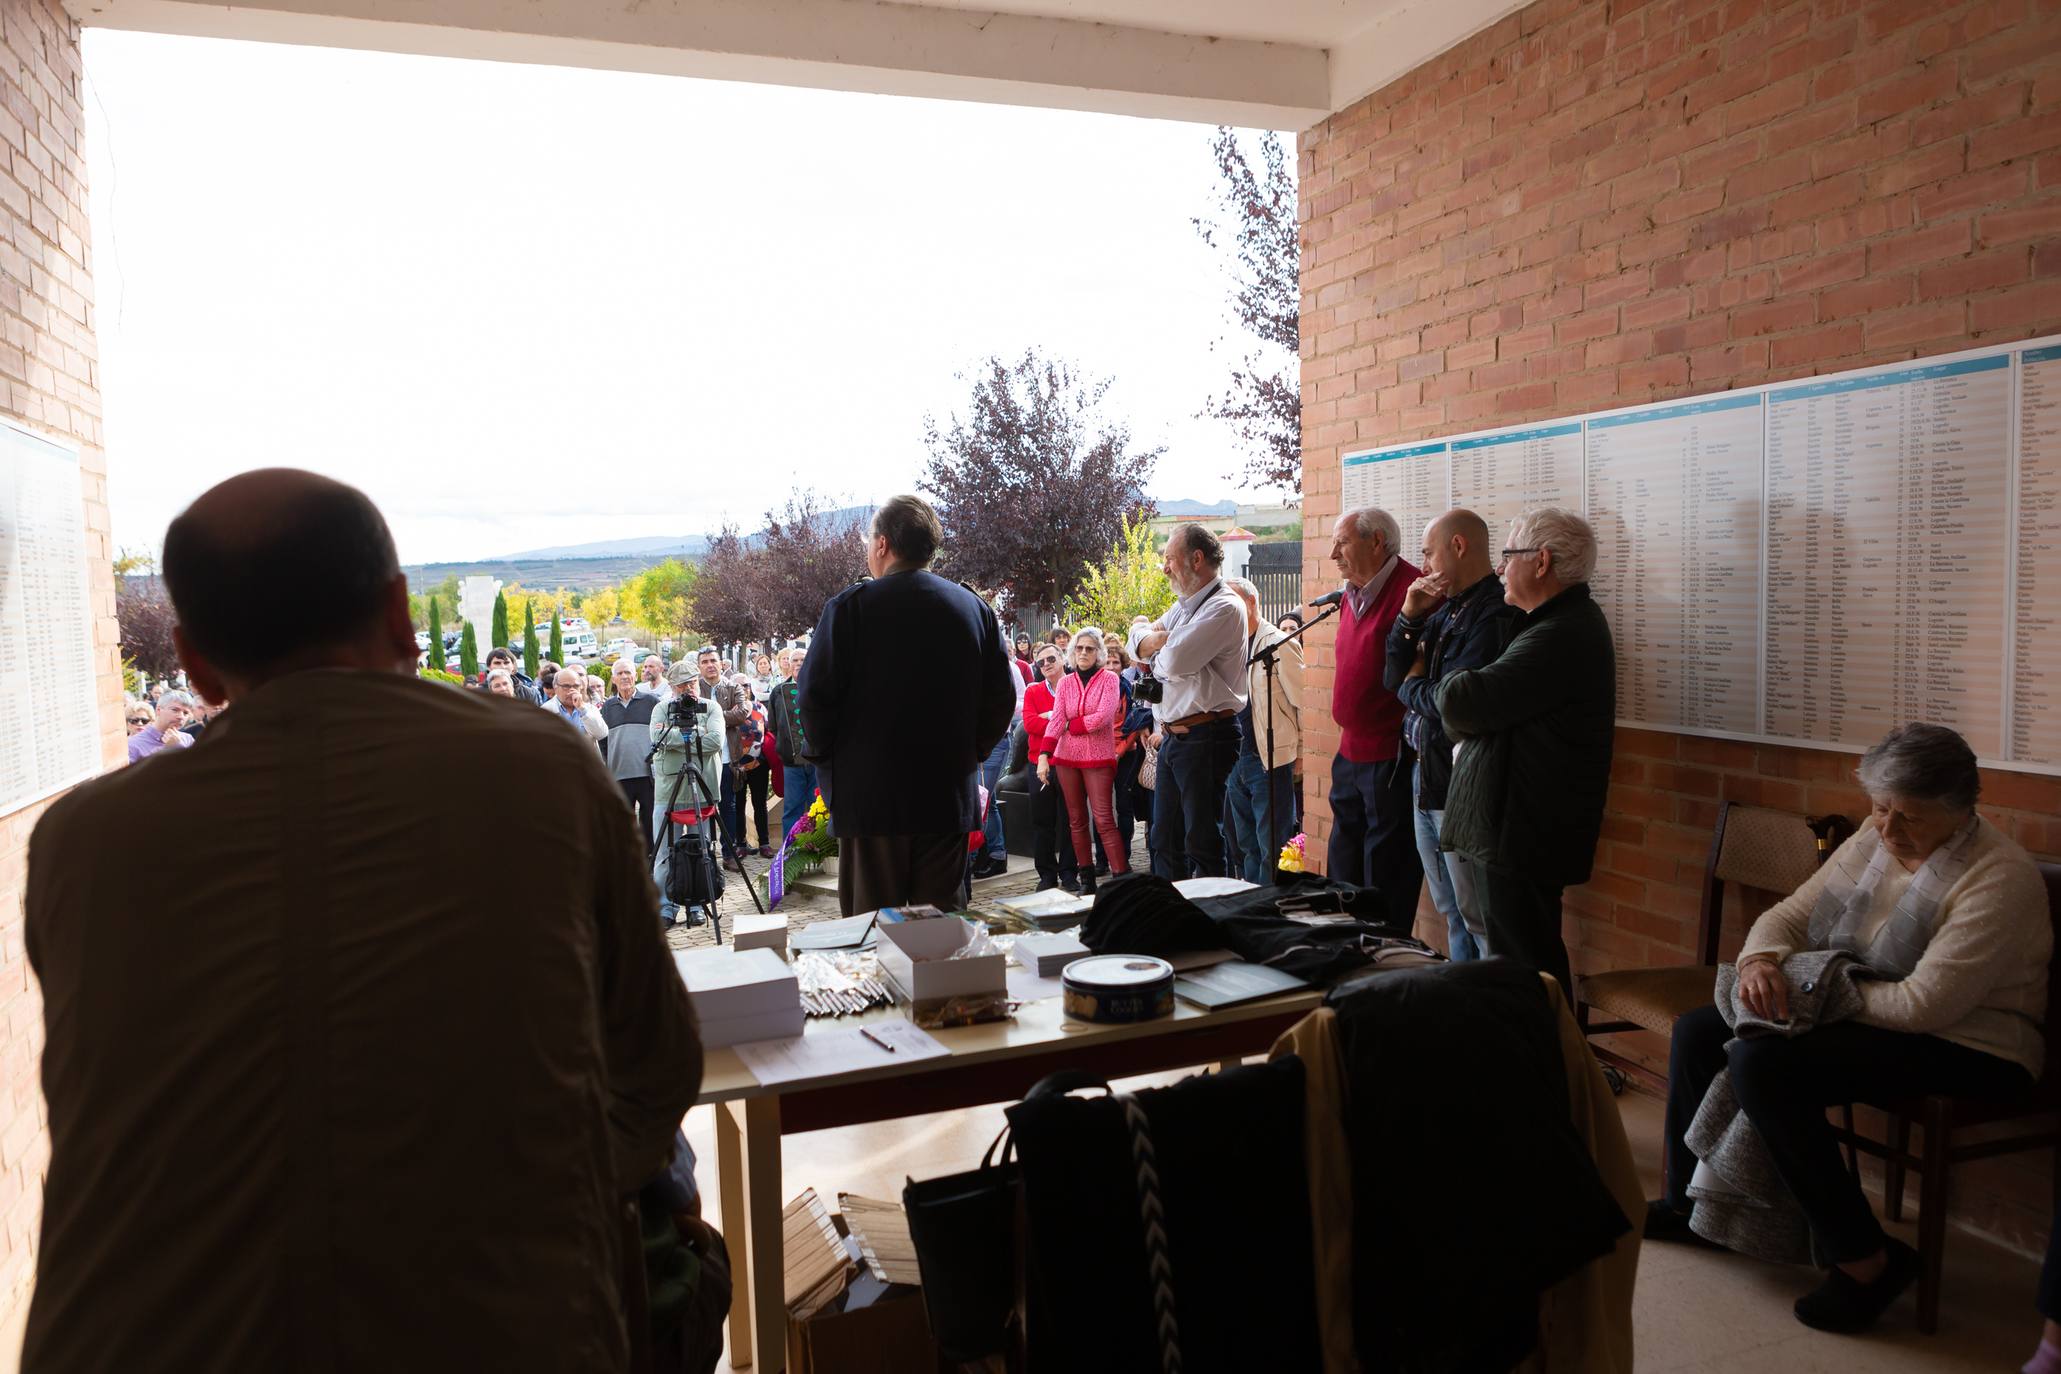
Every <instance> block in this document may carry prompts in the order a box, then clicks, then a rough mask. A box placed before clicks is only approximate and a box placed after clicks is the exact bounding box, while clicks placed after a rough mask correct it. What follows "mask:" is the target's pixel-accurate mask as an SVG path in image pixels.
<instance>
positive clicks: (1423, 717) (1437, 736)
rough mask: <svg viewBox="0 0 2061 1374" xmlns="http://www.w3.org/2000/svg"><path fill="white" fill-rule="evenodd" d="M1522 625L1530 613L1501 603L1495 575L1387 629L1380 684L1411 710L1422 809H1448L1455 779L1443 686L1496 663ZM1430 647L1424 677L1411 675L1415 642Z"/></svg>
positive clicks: (1408, 735) (1409, 732) (1409, 737)
mask: <svg viewBox="0 0 2061 1374" xmlns="http://www.w3.org/2000/svg"><path fill="white" fill-rule="evenodd" d="M1523 623H1524V612H1522V611H1520V610H1518V609H1517V608H1516V607H1515V606H1513V605H1511V604H1510V603H1509V602H1507V601H1505V600H1503V584H1502V581H1501V580H1500V579H1498V578H1497V577H1496V575H1495V574H1494V573H1490V574H1489V575H1488V576H1487V577H1484V578H1482V579H1481V581H1479V582H1477V583H1475V584H1474V585H1473V586H1471V587H1469V588H1468V589H1467V590H1466V591H1464V592H1461V593H1460V594H1459V595H1458V596H1449V597H1447V598H1446V599H1445V600H1444V601H1441V602H1440V603H1439V604H1438V606H1437V608H1436V609H1434V610H1433V611H1432V612H1431V614H1430V615H1428V616H1426V617H1424V619H1422V620H1410V619H1408V618H1407V617H1405V616H1402V615H1397V616H1396V618H1395V624H1394V625H1392V626H1390V627H1389V631H1388V660H1387V662H1385V663H1384V664H1383V665H1382V668H1381V685H1382V686H1384V687H1386V688H1387V689H1388V690H1389V691H1391V692H1394V693H1395V694H1396V698H1397V700H1399V701H1401V702H1402V703H1403V707H1404V709H1405V710H1406V711H1407V712H1408V714H1407V715H1406V716H1404V718H1403V744H1404V746H1405V747H1407V748H1409V749H1410V750H1411V751H1412V752H1414V753H1415V755H1416V757H1417V808H1418V810H1420V811H1443V810H1445V809H1446V787H1447V784H1448V783H1450V782H1451V780H1452V776H1453V742H1452V740H1450V739H1448V738H1447V737H1446V727H1445V722H1444V721H1442V720H1441V719H1439V714H1438V692H1437V688H1438V684H1439V683H1440V682H1442V681H1443V680H1444V679H1445V678H1446V676H1447V675H1448V674H1451V673H1458V672H1464V671H1465V670H1467V669H1469V668H1479V667H1481V666H1482V665H1483V664H1485V663H1494V662H1495V661H1496V659H1497V658H1498V657H1500V656H1501V655H1502V652H1503V649H1504V647H1505V646H1506V645H1508V644H1509V643H1510V639H1511V637H1512V636H1513V635H1515V634H1516V633H1517V631H1518V629H1519V628H1520V627H1521V626H1522V625H1523ZM1420 644H1421V645H1423V646H1424V653H1425V659H1424V676H1422V677H1411V676H1410V669H1411V667H1412V666H1414V665H1415V664H1416V662H1417V647H1418V645H1420Z"/></svg>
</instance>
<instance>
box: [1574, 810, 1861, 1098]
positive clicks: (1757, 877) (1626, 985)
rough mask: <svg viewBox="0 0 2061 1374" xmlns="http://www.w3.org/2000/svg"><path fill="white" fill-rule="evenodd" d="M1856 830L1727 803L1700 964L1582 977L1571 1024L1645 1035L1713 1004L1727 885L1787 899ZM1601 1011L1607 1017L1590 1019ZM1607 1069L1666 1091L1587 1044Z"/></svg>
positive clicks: (1707, 874)
mask: <svg viewBox="0 0 2061 1374" xmlns="http://www.w3.org/2000/svg"><path fill="white" fill-rule="evenodd" d="M1852 833H1853V823H1852V822H1850V821H1848V820H1847V819H1846V817H1844V816H1821V817H1805V816H1798V815H1795V814H1793V813H1791V812H1788V811H1776V810H1772V809H1770V808H1768V807H1765V806H1745V805H1741V804H1738V803H1735V802H1726V803H1725V804H1724V805H1723V806H1722V807H1720V808H1719V810H1718V818H1717V827H1716V829H1715V830H1714V831H1713V832H1712V835H1711V840H1710V860H1709V862H1708V863H1707V864H1706V865H1705V867H1704V873H1703V910H1702V913H1701V914H1700V915H1699V916H1698V918H1697V922H1696V946H1695V948H1696V955H1697V959H1698V961H1699V962H1697V963H1694V964H1683V965H1677V966H1674V967H1670V968H1641V969H1618V970H1615V971H1613V972H1610V973H1592V974H1585V975H1583V977H1582V978H1581V979H1580V980H1579V986H1580V989H1581V995H1580V997H1579V998H1578V999H1577V1000H1576V1002H1575V1009H1574V1015H1575V1021H1576V1023H1577V1024H1578V1025H1580V1026H1581V1028H1582V1034H1583V1035H1585V1036H1590V1037H1594V1036H1598V1035H1611V1034H1615V1033H1617V1032H1619V1031H1633V1030H1649V1031H1652V1032H1654V1033H1655V1034H1657V1035H1660V1036H1663V1037H1665V1036H1671V1035H1672V1034H1673V1033H1674V1026H1675V1020H1676V1018H1678V1017H1680V1016H1682V1015H1683V1014H1685V1013H1687V1012H1691V1011H1694V1010H1696V1008H1698V1007H1704V1006H1709V1005H1710V1000H1711V995H1712V993H1713V991H1714V989H1715V986H1716V983H1717V962H1718V940H1719V937H1720V936H1721V935H1722V934H1723V927H1724V913H1725V885H1726V884H1727V883H1737V884H1739V885H1740V886H1742V887H1752V888H1759V889H1761V890H1763V891H1766V892H1773V893H1778V894H1780V895H1782V896H1784V897H1786V896H1788V895H1789V894H1790V893H1791V892H1793V891H1795V890H1796V889H1797V888H1798V887H1800V886H1802V884H1803V881H1804V879H1806V878H1808V877H1810V875H1811V873H1812V872H1813V871H1814V870H1815V869H1816V868H1817V866H1818V865H1819V864H1821V863H1823V862H1824V861H1825V859H1826V857H1827V856H1828V855H1830V854H1831V852H1832V851H1833V850H1834V849H1835V848H1837V847H1838V845H1839V843H1840V842H1841V841H1842V840H1844V839H1845V837H1846V836H1847V835H1850V834H1852ZM1598 1014H1600V1015H1601V1016H1603V1017H1604V1018H1607V1019H1604V1020H1596V1019H1594V1018H1595V1016H1596V1015H1598ZM1591 1048H1592V1049H1594V1050H1595V1053H1596V1058H1597V1059H1599V1060H1601V1061H1602V1062H1603V1064H1604V1066H1605V1068H1606V1069H1614V1070H1616V1071H1617V1073H1618V1074H1620V1075H1622V1074H1632V1075H1636V1076H1637V1077H1638V1078H1639V1079H1640V1080H1641V1081H1642V1082H1645V1083H1649V1084H1651V1085H1653V1086H1654V1087H1655V1088H1656V1089H1657V1090H1658V1091H1660V1092H1662V1093H1665V1092H1666V1091H1667V1075H1666V1074H1665V1073H1657V1072H1655V1071H1654V1070H1652V1069H1649V1068H1647V1067H1646V1066H1645V1065H1644V1064H1641V1063H1639V1062H1638V1061H1636V1060H1633V1059H1630V1058H1628V1057H1626V1056H1624V1055H1621V1054H1618V1053H1617V1052H1616V1051H1614V1050H1609V1049H1604V1048H1601V1047H1597V1046H1591Z"/></svg>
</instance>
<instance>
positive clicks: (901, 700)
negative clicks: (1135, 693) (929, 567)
mask: <svg viewBox="0 0 2061 1374" xmlns="http://www.w3.org/2000/svg"><path fill="white" fill-rule="evenodd" d="M1015 673H1016V670H1015V669H1014V668H1012V667H1011V666H1010V664H1009V649H1008V644H1007V641H1005V640H1004V639H1003V637H1002V627H1001V625H1000V624H999V623H997V621H996V620H995V613H994V612H993V611H992V610H990V609H989V608H988V605H987V603H986V602H984V601H982V600H981V599H980V598H979V597H978V596H976V595H974V594H973V593H972V592H971V591H969V590H968V589H967V588H965V587H962V586H960V585H959V584H958V583H956V582H952V581H949V580H947V579H945V578H942V577H939V576H938V575H937V574H936V573H933V572H928V571H925V570H921V569H910V570H906V571H902V572H893V573H889V574H888V575H887V576H885V577H881V578H875V579H870V580H868V581H864V582H859V583H855V584H853V585H852V586H849V587H846V588H845V589H844V590H843V591H841V592H839V593H838V594H837V595H836V596H833V597H832V598H830V600H829V602H828V603H827V604H826V605H825V606H824V607H823V615H822V618H821V619H819V620H818V621H817V622H816V633H815V635H814V636H813V637H812V638H811V639H810V641H809V656H808V657H807V658H805V659H803V660H802V670H801V717H802V728H803V730H804V731H805V732H806V735H807V738H806V741H805V744H804V749H805V753H804V757H805V759H806V760H807V761H808V762H811V763H814V764H815V765H816V766H817V768H818V769H819V770H820V771H819V772H818V775H817V780H818V783H819V785H820V786H821V787H822V790H823V797H824V800H825V802H826V803H827V804H828V805H829V807H830V811H831V814H833V815H834V816H836V817H837V833H838V834H840V835H852V836H865V835H948V834H955V833H956V834H961V835H964V834H967V833H969V832H971V831H973V830H976V829H978V828H979V826H980V800H979V793H978V791H977V786H978V781H979V772H980V764H981V762H982V761H983V760H985V759H986V758H987V756H988V755H989V754H990V753H992V752H993V751H994V748H995V743H996V741H998V740H1000V739H1001V738H1002V733H1003V732H1004V731H1005V730H1007V729H1008V728H1009V720H1010V717H1011V716H1013V715H1014V714H1015V712H1016V688H1015V687H1014V686H1013V685H1011V679H1012V678H1013V677H1014V676H1015Z"/></svg>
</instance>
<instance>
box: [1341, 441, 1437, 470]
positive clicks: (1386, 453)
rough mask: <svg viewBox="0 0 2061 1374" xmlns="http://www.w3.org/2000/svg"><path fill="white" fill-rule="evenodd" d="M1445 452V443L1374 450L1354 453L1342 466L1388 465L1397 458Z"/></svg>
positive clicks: (1421, 456)
mask: <svg viewBox="0 0 2061 1374" xmlns="http://www.w3.org/2000/svg"><path fill="white" fill-rule="evenodd" d="M1445 451H1446V441H1445V440H1443V439H1441V440H1439V441H1438V442H1437V443H1435V444H1412V445H1411V446H1410V447H1409V448H1387V449H1376V450H1375V451H1374V452H1372V453H1355V454H1353V455H1352V456H1351V457H1349V458H1347V459H1345V460H1344V462H1343V464H1342V466H1345V467H1349V468H1352V467H1358V466H1359V465H1360V464H1362V463H1390V462H1394V461H1395V460H1396V459H1398V458H1429V457H1430V456H1432V455H1433V454H1435V453H1444V452H1445Z"/></svg>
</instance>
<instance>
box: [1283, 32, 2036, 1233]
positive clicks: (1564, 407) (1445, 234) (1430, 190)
mask: <svg viewBox="0 0 2061 1374" xmlns="http://www.w3.org/2000/svg"><path fill="white" fill-rule="evenodd" d="M2057 55H2061V7H2057V6H2055V5H2052V4H2046V3H2041V2H2040V0H1966V2H1965V3H1954V0H1791V2H1790V3H1782V0H1652V3H1643V4H1642V3H1639V2H1638V0H1539V3H1536V4H1533V5H1531V6H1529V7H1527V8H1525V9H1523V10H1521V11H1519V12H1518V13H1517V14H1515V15H1512V16H1510V17H1509V18H1506V19H1504V20H1503V21H1501V22H1500V23H1498V24H1496V25H1494V26H1493V27H1491V28H1489V29H1487V30H1485V31H1484V32H1482V33H1480V34H1477V35H1476V36H1475V37H1473V38H1471V39H1469V40H1468V41H1467V42H1465V43H1463V44H1462V45H1460V46H1459V47H1457V48H1455V49H1453V50H1452V51H1450V52H1448V53H1446V54H1444V55H1443V56H1440V57H1438V58H1436V59H1433V60H1432V61H1430V62H1428V63H1426V64H1425V65H1423V66H1422V67H1419V68H1418V69H1416V70H1415V71H1413V72H1411V73H1410V74H1409V75H1407V76H1405V77H1403V78H1402V79H1400V80H1398V81H1396V82H1395V83H1394V84H1392V85H1390V86H1388V87H1386V88H1385V89H1383V90H1381V91H1378V92H1376V93H1375V94H1373V95H1372V96H1369V97H1368V98H1366V99H1365V100H1362V101H1360V102H1359V103H1358V104H1356V105H1354V106H1352V107H1351V108H1349V109H1346V110H1344V111H1341V112H1340V113H1339V114H1337V115H1334V116H1333V117H1332V118H1331V119H1329V120H1327V121H1326V122H1324V123H1323V124H1320V125H1318V126H1317V127H1315V128H1313V129H1311V130H1309V131H1308V132H1307V133H1305V134H1304V135H1303V136H1302V139H1301V147H1300V170H1301V194H1302V207H1301V213H1302V220H1303V233H1302V242H1303V291H1302V398H1303V446H1304V485H1303V494H1304V502H1305V504H1304V512H1305V517H1306V526H1305V530H1306V533H1305V540H1306V544H1305V552H1304V557H1305V574H1306V576H1307V578H1308V579H1309V580H1310V581H1311V582H1313V583H1314V582H1316V581H1319V580H1322V579H1323V578H1325V577H1330V576H1334V574H1333V573H1332V570H1331V569H1330V567H1329V564H1328V560H1327V558H1326V553H1327V550H1328V543H1329V538H1330V530H1331V523H1332V519H1333V518H1334V517H1335V516H1336V515H1337V513H1338V505H1339V456H1340V454H1341V453H1342V452H1343V451H1345V450H1347V449H1350V448H1353V447H1356V446H1365V445H1368V444H1370V443H1391V442H1396V441H1401V440H1405V439H1413V438H1419V437H1433V436H1437V435H1441V434H1450V433H1456V432H1459V431H1463V430H1467V429H1476V428H1481V427H1485V426H1489V425H1495V424H1500V423H1508V422H1517V421H1525V420H1535V419H1543V418H1547V417H1551V416H1557V415H1565V414H1571V413H1579V412H1582V411H1587V410H1593V409H1600V408H1606V407H1609V406H1613V405H1620V404H1625V405H1628V404H1635V403H1638V402H1643V401H1651V400H1659V399H1663V398H1667V397H1673V396H1682V395H1688V394H1693V393H1701V392H1709V391H1720V390H1724V389H1726V388H1730V387H1738V386H1750V385H1754V384H1758V383H1762V382H1769V381H1775V380H1779V379H1782V378H1787V377H1797V376H1806V375H1810V374H1812V373H1817V372H1828V371H1835V370H1839V369H1844V368H1850V367H1858V366H1864V365H1867V364H1873V363H1883V362H1890V361H1894V360H1896V359H1901V358H1910V357H1914V356H1919V355H1924V354H1929V353H1941V352H1948V351H1951V350H1954V349H1957V348H1965V347H1968V346H1970V345H1972V344H1978V343H1994V342H2000V341H2006V340H2011V339H2019V338H2025V337H2029V336H2033V335H2037V334H2043V333H2054V332H2061V61H2057ZM1331 662H1332V660H1331V657H1330V641H1329V638H1328V635H1327V636H1325V637H1324V638H1323V639H1322V640H1320V642H1319V643H1318V644H1317V645H1315V646H1313V649H1312V653H1311V657H1310V663H1311V672H1310V675H1309V691H1310V699H1311V701H1312V703H1313V708H1312V712H1311V714H1312V715H1313V716H1316V717H1318V718H1320V719H1322V718H1324V717H1326V716H1327V715H1328V711H1327V708H1328V705H1329V687H1330V680H1331ZM1305 739H1306V740H1307V741H1308V743H1307V751H1308V757H1306V758H1305V760H1304V766H1305V770H1306V777H1307V779H1308V783H1307V786H1308V790H1309V796H1308V810H1309V813H1310V816H1311V825H1310V830H1311V833H1312V839H1313V841H1314V840H1316V839H1317V838H1318V837H1319V836H1321V835H1322V834H1323V833H1324V832H1325V830H1326V826H1327V823H1328V808H1327V807H1326V805H1325V802H1324V795H1325V788H1326V787H1327V785H1328V777H1327V766H1328V763H1329V760H1330V757H1331V755H1332V752H1333V751H1334V749H1335V748H1336V744H1337V739H1336V736H1335V734H1333V733H1328V732H1326V731H1325V730H1324V729H1322V728H1321V727H1319V728H1314V729H1306V733H1305ZM1852 765H1853V759H1852V757H1851V756H1850V755H1842V754H1832V753H1826V752H1822V751H1815V750H1805V749H1790V748H1769V747H1756V746H1753V745H1748V744H1738V743H1731V742H1722V741H1712V740H1704V739H1697V738H1692V737H1687V736H1676V735H1670V734H1664V733H1657V732H1649V731H1642V730H1624V731H1620V732H1619V735H1618V741H1617V757H1616V764H1615V767H1614V769H1613V776H1614V785H1613V787H1612V790H1611V798H1610V808H1609V815H1608V819H1607V821H1606V823H1605V828H1604V836H1603V841H1602V843H1601V845H1600V847H1599V852H1598V854H1597V874H1596V877H1595V879H1594V881H1592V882H1591V883H1589V884H1588V885H1587V886H1586V887H1584V888H1581V889H1578V890H1576V891H1574V892H1571V893H1570V894H1569V896H1568V907H1569V909H1570V916H1569V920H1568V931H1567V934H1568V942H1569V944H1570V946H1571V947H1572V949H1573V954H1574V962H1575V967H1576V969H1577V970H1578V971H1579V970H1585V969H1586V970H1598V969H1605V968H1614V967H1635V966H1640V965H1644V964H1648V963H1654V962H1674V961H1679V960H1682V959H1684V958H1685V957H1686V955H1687V950H1688V945H1689V943H1690V940H1691V938H1692V936H1693V932H1694V928H1695V912H1696V903H1697V893H1696V890H1695V889H1696V884H1697V881H1698V879H1699V877H1700V874H1701V871H1702V866H1703V863H1704V860H1705V857H1706V854H1707V851H1708V846H1709V835H1710V825H1711V822H1712V820H1713V818H1714V816H1715V814H1716V808H1717V804H1718V802H1719V801H1720V800H1723V799H1732V800H1738V801H1750V802H1758V803H1763V804H1766V805H1771V806H1780V807H1786V808H1791V809H1795V810H1799V811H1800V810H1805V809H1809V810H1811V811H1822V810H1835V809H1836V810H1843V811H1845V812H1847V813H1848V814H1849V815H1854V816H1858V815H1859V814H1860V810H1859V808H1860V807H1861V804H1862V798H1861V796H1860V794H1859V792H1858V790H1857V789H1856V788H1854V787H1853V785H1852V784H1851V782H1850V780H1849V778H1850V773H1851V769H1852ZM1985 802H1986V803H1987V805H1986V806H1985V808H1984V809H1985V810H1986V811H1987V813H1988V814H1989V815H1990V816H1991V817H1992V819H1994V820H1996V821H1997V822H1998V823H1999V824H2002V825H2004V826H2005V827H2006V828H2007V829H2009V830H2010V831H2011V832H2012V833H2013V834H2014V835H2016V836H2017V837H2018V839H2019V840H2020V841H2021V842H2023V843H2024V844H2025V845H2026V846H2027V847H2028V848H2030V849H2032V850H2034V851H2036V852H2039V853H2042V854H2045V855H2048V856H2053V855H2056V854H2061V819H2057V817H2061V779H2053V778H2042V777H2034V776H2029V775H2025V774H2014V773H1992V774H1989V775H1987V777H1986V781H1985ZM1313 848H1321V846H1320V845H1316V844H1313ZM1741 920H1743V916H1742V917H1735V918H1734V919H1733V920H1732V921H1730V922H1728V925H1729V926H1732V927H1735V929H1734V931H1733V934H1732V937H1731V945H1730V946H1729V948H1736V947H1737V940H1738V936H1739V931H1738V930H1737V929H1736V927H1737V926H1738V924H1739V922H1740V921H1741ZM1440 938H1443V932H1442V928H1441V930H1440ZM1647 1048H1648V1049H1649V1050H1650V1049H1651V1048H1652V1047H1650V1046H1649V1047H1647ZM2044 1164H2045V1161H2043V1160H2042V1161H2040V1164H2039V1166H2038V1167H2036V1168H2035V1167H2031V1166H2028V1165H2025V1164H2023V1163H2018V1164H2011V1163H2001V1162H1992V1163H1990V1164H1988V1165H1985V1166H1981V1167H1980V1168H1971V1169H1969V1170H1967V1171H1964V1173H1963V1175H1962V1176H1961V1178H1962V1181H1961V1182H1960V1183H1958V1184H1957V1187H1958V1188H1959V1189H1960V1191H1959V1193H1958V1194H1957V1201H1958V1205H1957V1208H1956V1210H1957V1211H1958V1212H1959V1213H1960V1214H1961V1216H1962V1218H1963V1219H1964V1220H1967V1221H1969V1222H1971V1223H1973V1224H1975V1225H1978V1226H1980V1227H1982V1228H1983V1229H1986V1230H1990V1231H1992V1232H1994V1233H1997V1234H2000V1235H2002V1236H2003V1237H2005V1238H2006V1239H2008V1240H2010V1241H2012V1242H2014V1243H2016V1244H2020V1245H2025V1246H2031V1247H2037V1246H2040V1245H2043V1244H2044V1238H2045V1233H2046V1229H2047V1224H2048V1217H2049V1212H2050V1207H2051V1199H2050V1196H2049V1194H2048V1191H2047V1186H2046V1182H2045V1169H2044Z"/></svg>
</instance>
